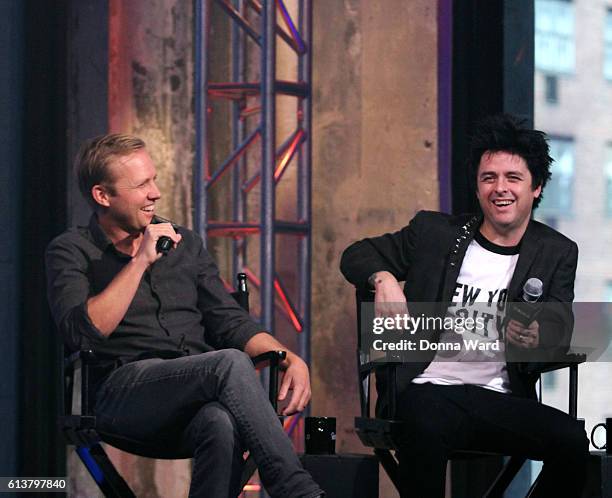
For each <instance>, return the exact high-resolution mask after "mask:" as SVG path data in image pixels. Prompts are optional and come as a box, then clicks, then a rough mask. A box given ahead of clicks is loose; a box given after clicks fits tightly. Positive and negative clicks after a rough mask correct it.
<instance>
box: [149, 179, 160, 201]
mask: <svg viewBox="0 0 612 498" xmlns="http://www.w3.org/2000/svg"><path fill="white" fill-rule="evenodd" d="M151 187H152V188H151V190H150V191H149V199H159V198H160V197H161V192H160V191H159V189H158V188H157V183H155V182H153V183H152V184H151Z"/></svg>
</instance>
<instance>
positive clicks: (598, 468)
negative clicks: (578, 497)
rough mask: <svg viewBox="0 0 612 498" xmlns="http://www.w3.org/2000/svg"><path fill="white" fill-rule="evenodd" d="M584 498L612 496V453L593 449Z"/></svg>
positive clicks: (609, 497) (611, 497) (608, 497)
mask: <svg viewBox="0 0 612 498" xmlns="http://www.w3.org/2000/svg"><path fill="white" fill-rule="evenodd" d="M582 498H612V455H608V454H607V453H606V452H605V451H591V457H590V459H589V472H588V476H587V484H586V489H585V491H584V493H583V494H582Z"/></svg>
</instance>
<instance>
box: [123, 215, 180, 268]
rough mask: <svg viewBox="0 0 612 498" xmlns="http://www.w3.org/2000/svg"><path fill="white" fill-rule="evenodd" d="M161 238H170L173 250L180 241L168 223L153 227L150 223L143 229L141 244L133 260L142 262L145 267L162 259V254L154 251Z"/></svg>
mask: <svg viewBox="0 0 612 498" xmlns="http://www.w3.org/2000/svg"><path fill="white" fill-rule="evenodd" d="M161 237H170V238H171V239H172V242H173V244H174V247H175V248H176V246H177V244H178V243H179V242H180V241H181V239H182V236H181V235H179V234H178V233H176V232H175V231H174V228H172V225H171V224H170V223H157V224H155V225H154V224H152V223H151V224H149V225H148V226H147V228H145V231H144V236H143V239H142V242H141V243H140V247H139V248H138V252H137V253H136V255H135V256H134V258H137V259H140V260H142V261H143V262H144V263H145V264H146V265H147V266H149V265H152V264H153V263H155V261H157V260H158V259H159V258H161V257H162V253H159V252H157V249H156V245H157V241H158V240H159V239H160V238H161Z"/></svg>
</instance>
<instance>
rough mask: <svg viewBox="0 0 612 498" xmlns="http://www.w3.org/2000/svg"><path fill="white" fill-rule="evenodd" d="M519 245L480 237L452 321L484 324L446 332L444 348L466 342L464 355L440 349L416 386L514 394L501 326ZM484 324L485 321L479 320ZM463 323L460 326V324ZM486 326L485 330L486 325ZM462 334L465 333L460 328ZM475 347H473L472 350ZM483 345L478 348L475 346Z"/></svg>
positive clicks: (465, 266) (464, 270)
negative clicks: (471, 386) (466, 387)
mask: <svg viewBox="0 0 612 498" xmlns="http://www.w3.org/2000/svg"><path fill="white" fill-rule="evenodd" d="M518 251H519V246H514V247H502V246H498V245H496V244H493V243H492V242H490V241H488V240H487V239H485V238H484V237H483V236H482V234H480V232H477V233H476V236H475V238H474V240H472V242H471V243H470V245H469V246H468V248H467V252H466V254H465V258H464V259H463V263H462V265H461V270H460V271H459V277H458V278H457V285H456V287H455V292H454V294H453V299H452V303H453V304H452V305H451V306H449V308H448V310H447V315H446V316H447V317H452V318H453V319H455V320H456V319H457V318H458V317H463V318H466V317H471V318H473V319H474V320H475V322H476V323H477V324H478V325H479V326H476V327H474V328H473V329H472V330H468V329H465V328H464V329H463V331H462V332H461V333H458V332H457V330H448V331H446V330H445V331H442V332H441V334H440V341H439V342H440V343H441V344H442V343H448V342H449V341H450V342H454V343H460V344H461V348H462V349H461V351H460V352H457V351H449V350H443V349H440V350H438V352H437V353H436V356H435V357H434V359H433V361H432V362H431V363H430V364H429V366H428V367H427V368H426V369H425V371H424V372H423V373H422V374H421V375H419V376H417V377H416V378H414V379H413V381H412V382H413V383H415V384H424V383H427V382H430V383H432V384H438V385H460V384H474V385H478V386H482V387H486V388H488V389H492V390H494V391H499V392H503V393H507V392H510V382H509V380H508V373H507V371H506V354H505V344H504V336H503V333H502V332H501V330H498V329H501V328H502V327H501V323H502V321H503V318H504V312H505V304H506V298H507V294H508V287H509V285H510V280H511V279H512V275H513V274H514V269H515V267H516V262H517V260H518V256H519V255H518ZM477 319H479V320H477ZM454 323H458V322H454ZM483 324H484V326H483ZM459 330H460V331H461V329H459ZM470 344H471V345H472V346H474V347H473V348H472V347H471V346H470ZM475 345H478V346H475Z"/></svg>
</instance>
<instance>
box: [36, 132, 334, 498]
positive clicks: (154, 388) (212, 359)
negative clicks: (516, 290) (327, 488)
mask: <svg viewBox="0 0 612 498" xmlns="http://www.w3.org/2000/svg"><path fill="white" fill-rule="evenodd" d="M76 174H77V178H78V182H79V187H80V190H81V193H82V194H83V196H84V197H85V199H87V201H88V202H89V203H90V204H91V206H92V207H93V208H94V214H93V216H92V217H91V220H90V223H89V226H87V227H80V228H77V229H72V230H69V231H67V232H66V233H64V234H62V235H60V236H59V237H57V238H56V239H55V240H53V241H52V242H51V244H50V245H49V247H48V248H47V253H46V265H47V277H48V297H49V303H50V306H51V310H52V313H53V316H54V319H55V322H56V324H57V327H58V329H59V331H60V332H61V333H62V335H63V338H64V341H65V343H66V345H67V347H68V348H69V349H71V350H76V349H79V348H80V349H92V350H93V351H94V352H95V353H96V354H97V355H98V356H99V357H100V358H101V359H102V360H104V363H105V364H106V365H107V366H108V370H107V371H106V372H105V373H104V375H103V376H102V377H101V378H99V379H97V382H98V386H99V387H98V389H97V391H96V403H95V408H94V411H95V415H96V418H97V428H98V430H99V432H100V433H101V434H102V436H103V439H105V440H106V441H108V442H111V443H112V444H113V445H115V446H118V447H119V448H123V449H127V450H128V451H132V452H136V453H138V454H142V455H148V456H153V457H164V458H188V457H193V458H194V465H193V471H192V481H191V487H190V492H189V496H190V497H209V496H215V497H235V496H237V495H238V494H239V493H240V491H241V490H240V489H239V484H240V478H241V470H242V467H243V452H244V451H245V450H249V452H250V454H251V455H253V457H254V459H255V461H256V463H257V465H258V467H259V472H260V477H261V479H262V482H263V484H264V486H265V487H266V489H267V491H268V492H269V493H270V495H272V496H275V497H279V498H280V497H283V498H284V497H289V496H291V497H304V498H306V497H313V498H314V497H318V496H321V493H322V492H321V490H320V488H319V487H318V486H317V484H316V483H315V482H314V481H313V480H312V478H311V476H310V475H309V474H308V473H307V472H306V471H305V470H304V469H303V468H302V466H301V465H300V463H299V461H298V459H297V457H296V455H295V453H294V451H293V448H292V446H291V442H290V441H289V439H288V438H287V436H286V435H285V433H284V432H283V430H282V427H281V425H280V424H279V423H278V418H277V415H276V413H275V412H274V410H273V409H272V407H271V405H270V403H269V402H268V401H267V396H266V394H265V393H264V391H263V389H262V387H261V385H260V383H259V379H258V377H257V375H256V373H255V371H254V369H253V365H252V363H251V361H250V359H249V356H251V357H253V356H257V355H258V354H261V353H263V352H265V351H270V350H279V349H283V350H286V348H285V347H284V346H282V345H281V344H280V343H279V342H278V341H277V340H276V339H274V337H272V336H271V335H269V334H268V333H266V332H263V331H262V330H261V329H260V327H259V326H258V325H257V324H256V323H254V322H253V321H252V320H251V319H250V317H249V315H248V314H247V313H246V312H245V311H244V310H243V309H242V308H240V306H238V304H237V303H236V302H235V301H234V300H233V298H232V297H231V296H230V295H229V294H228V293H227V291H226V290H225V288H224V286H223V283H222V282H221V279H220V278H219V275H218V270H217V267H216V265H215V263H214V261H213V260H212V258H211V256H210V255H209V254H208V252H207V251H206V249H204V247H203V245H202V240H201V239H200V237H198V236H197V235H196V234H195V233H193V232H192V231H190V230H187V229H185V228H182V227H178V228H177V229H176V230H175V228H174V227H173V226H172V225H171V224H170V223H156V224H154V223H152V222H153V221H154V219H155V203H156V202H157V200H158V199H159V198H160V196H161V194H160V191H159V189H158V188H157V185H156V178H157V176H156V171H155V166H154V164H153V162H152V160H151V158H150V156H149V154H148V152H147V150H146V148H145V144H144V142H143V141H142V140H140V139H138V138H136V137H133V136H130V135H121V134H112V135H104V136H100V137H97V138H94V139H92V140H90V141H88V142H86V143H85V144H84V145H83V147H82V148H81V150H80V152H79V155H78V157H77V160H76ZM155 221H159V220H155ZM160 237H169V238H170V239H171V240H172V242H173V245H174V249H172V250H170V252H169V253H168V254H167V256H163V257H162V253H159V252H157V250H156V244H157V241H158V240H159V239H160ZM243 351H244V352H243ZM245 353H246V354H245ZM283 367H284V369H285V372H284V377H283V381H282V384H281V387H280V392H279V398H280V399H284V398H285V397H286V396H287V394H288V391H292V394H291V396H290V400H289V404H288V406H287V407H286V408H285V410H284V414H291V413H295V412H297V411H301V410H303V409H304V407H305V406H306V404H307V403H308V401H309V399H310V381H309V374H308V368H307V366H306V364H305V363H304V362H303V361H302V360H301V359H300V358H299V357H298V356H297V355H295V354H293V353H291V352H288V353H287V359H286V361H285V364H284V365H283Z"/></svg>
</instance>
